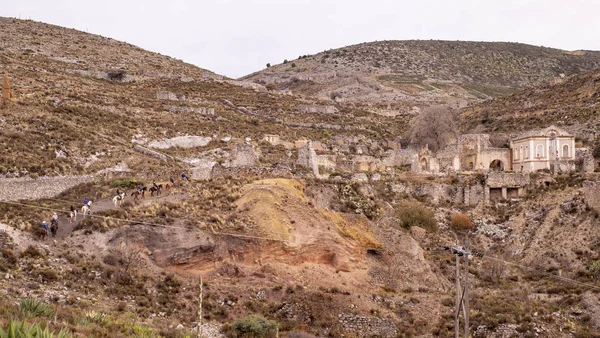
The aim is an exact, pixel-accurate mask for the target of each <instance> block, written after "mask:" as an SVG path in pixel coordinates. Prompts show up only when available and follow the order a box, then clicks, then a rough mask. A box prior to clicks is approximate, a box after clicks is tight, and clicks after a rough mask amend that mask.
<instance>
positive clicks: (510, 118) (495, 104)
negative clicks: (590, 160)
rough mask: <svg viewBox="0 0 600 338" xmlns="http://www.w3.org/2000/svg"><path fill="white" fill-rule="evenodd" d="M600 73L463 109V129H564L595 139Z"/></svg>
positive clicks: (586, 74) (488, 130) (588, 73)
mask: <svg viewBox="0 0 600 338" xmlns="http://www.w3.org/2000/svg"><path fill="white" fill-rule="evenodd" d="M599 105H600V70H598V69H596V70H592V71H589V72H585V73H583V74H578V75H573V76H571V77H568V78H566V79H565V80H564V81H561V82H560V83H556V84H552V85H545V86H539V87H535V88H530V89H526V90H524V91H522V92H519V93H516V94H513V95H509V96H506V97H502V98H497V99H493V100H487V101H483V102H480V103H476V104H473V105H471V106H469V107H466V108H465V109H463V115H462V117H463V128H464V129H465V130H470V131H474V130H479V131H484V132H492V131H496V132H522V131H524V130H527V129H529V128H531V126H532V125H535V126H539V127H546V126H550V125H552V124H555V125H557V126H561V127H563V128H565V129H567V130H570V131H572V132H573V133H575V134H577V135H579V137H580V138H582V139H583V138H585V139H590V140H593V139H594V138H595V135H596V134H597V132H598V129H599V128H600V115H599Z"/></svg>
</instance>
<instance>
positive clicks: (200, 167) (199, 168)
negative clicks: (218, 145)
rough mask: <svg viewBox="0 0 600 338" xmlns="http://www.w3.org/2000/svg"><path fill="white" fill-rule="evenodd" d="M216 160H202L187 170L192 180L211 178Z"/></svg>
mask: <svg viewBox="0 0 600 338" xmlns="http://www.w3.org/2000/svg"><path fill="white" fill-rule="evenodd" d="M216 164H217V162H212V161H204V162H201V163H199V164H197V165H196V166H195V167H193V168H191V169H190V170H189V172H190V178H191V179H192V180H199V181H207V180H210V179H211V178H212V171H213V168H214V166H215V165H216Z"/></svg>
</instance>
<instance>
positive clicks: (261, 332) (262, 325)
mask: <svg viewBox="0 0 600 338" xmlns="http://www.w3.org/2000/svg"><path fill="white" fill-rule="evenodd" d="M278 327H279V326H278V325H277V322H275V321H273V320H269V319H266V318H264V317H261V316H259V315H249V316H246V317H243V318H240V319H238V320H236V321H234V322H233V324H232V325H231V333H232V336H233V337H252V338H259V337H273V336H275V334H276V332H277V329H278Z"/></svg>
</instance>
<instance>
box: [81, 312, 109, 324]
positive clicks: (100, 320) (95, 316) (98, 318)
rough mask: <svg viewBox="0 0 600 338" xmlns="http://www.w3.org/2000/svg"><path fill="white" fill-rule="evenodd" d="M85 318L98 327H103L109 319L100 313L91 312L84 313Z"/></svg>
mask: <svg viewBox="0 0 600 338" xmlns="http://www.w3.org/2000/svg"><path fill="white" fill-rule="evenodd" d="M85 318H86V319H87V320H88V321H90V322H94V323H96V324H99V325H105V324H106V323H108V321H109V320H110V317H109V316H108V315H107V314H105V313H102V312H97V311H93V310H92V311H86V312H85Z"/></svg>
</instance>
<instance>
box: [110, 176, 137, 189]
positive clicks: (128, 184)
mask: <svg viewBox="0 0 600 338" xmlns="http://www.w3.org/2000/svg"><path fill="white" fill-rule="evenodd" d="M138 184H143V182H141V181H138V180H136V179H135V178H131V179H124V180H114V181H113V182H112V183H111V186H112V187H113V188H126V189H133V188H135V187H136V186H137V185H138Z"/></svg>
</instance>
